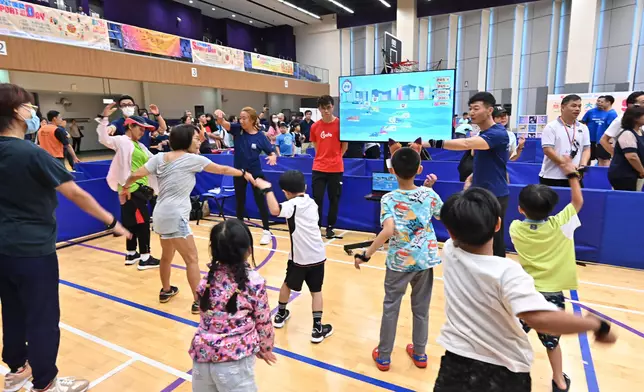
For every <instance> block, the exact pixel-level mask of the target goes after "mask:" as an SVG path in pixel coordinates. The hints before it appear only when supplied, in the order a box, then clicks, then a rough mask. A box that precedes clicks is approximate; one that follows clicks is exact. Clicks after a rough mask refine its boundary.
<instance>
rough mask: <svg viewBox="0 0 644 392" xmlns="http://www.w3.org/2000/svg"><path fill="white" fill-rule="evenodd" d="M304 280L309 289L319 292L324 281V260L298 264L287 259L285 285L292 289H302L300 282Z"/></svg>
mask: <svg viewBox="0 0 644 392" xmlns="http://www.w3.org/2000/svg"><path fill="white" fill-rule="evenodd" d="M304 282H306V285H307V286H308V288H309V291H310V292H312V293H319V292H320V291H322V283H323V282H324V261H323V262H321V263H317V264H313V265H306V266H305V265H299V264H295V263H294V262H293V261H291V260H289V261H288V266H287V267H286V279H284V283H286V287H288V288H289V289H291V290H293V291H298V292H299V291H302V284H303V283H304Z"/></svg>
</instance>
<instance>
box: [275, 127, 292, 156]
mask: <svg viewBox="0 0 644 392" xmlns="http://www.w3.org/2000/svg"><path fill="white" fill-rule="evenodd" d="M280 132H281V134H280V135H279V136H277V139H275V149H276V150H277V155H278V156H284V157H292V156H293V134H292V133H290V132H289V131H288V125H287V124H286V123H285V122H281V123H280Z"/></svg>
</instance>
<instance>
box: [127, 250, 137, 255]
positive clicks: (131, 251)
mask: <svg viewBox="0 0 644 392" xmlns="http://www.w3.org/2000/svg"><path fill="white" fill-rule="evenodd" d="M125 254H127V255H128V256H134V255H135V254H136V251H135V250H128V251H127V252H125Z"/></svg>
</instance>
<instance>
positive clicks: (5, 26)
mask: <svg viewBox="0 0 644 392" xmlns="http://www.w3.org/2000/svg"><path fill="white" fill-rule="evenodd" d="M0 35H11V36H15V37H21V38H28V39H35V40H41V41H48V42H55V43H60V44H66V45H74V46H82V47H86V48H92V49H100V50H108V51H118V52H126V53H133V54H139V55H145V56H151V57H158V58H165V59H172V60H178V61H185V62H188V63H194V64H198V65H204V66H209V67H215V68H224V69H231V70H235V71H240V72H253V73H261V74H267V75H275V76H282V77H287V78H294V79H300V80H306V81H310V82H317V83H328V82H329V71H328V70H326V69H323V68H318V67H314V66H310V65H304V64H300V63H296V62H293V61H290V60H285V59H280V58H276V57H271V56H265V55H261V54H258V53H251V52H246V51H243V50H239V49H234V48H229V47H226V46H221V45H215V44H211V43H207V42H202V41H197V40H193V39H188V38H183V37H179V36H176V35H172V34H166V33H161V32H158V31H153V30H148V29H144V28H141V27H136V26H130V25H125V24H120V23H114V22H109V21H106V20H103V19H98V18H94V17H90V16H85V15H80V14H75V13H71V12H67V11H62V10H59V9H56V8H50V7H45V6H40V5H35V4H29V3H23V2H22V1H15V0H0Z"/></svg>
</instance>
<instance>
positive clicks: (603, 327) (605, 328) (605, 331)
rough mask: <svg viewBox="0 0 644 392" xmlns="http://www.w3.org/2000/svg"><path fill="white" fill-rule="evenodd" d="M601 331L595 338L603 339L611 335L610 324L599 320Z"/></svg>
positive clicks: (597, 332)
mask: <svg viewBox="0 0 644 392" xmlns="http://www.w3.org/2000/svg"><path fill="white" fill-rule="evenodd" d="M599 322H600V324H599V329H598V330H597V331H595V338H603V337H604V336H606V335H608V334H609V333H610V324H609V323H607V322H606V321H604V320H599Z"/></svg>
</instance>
